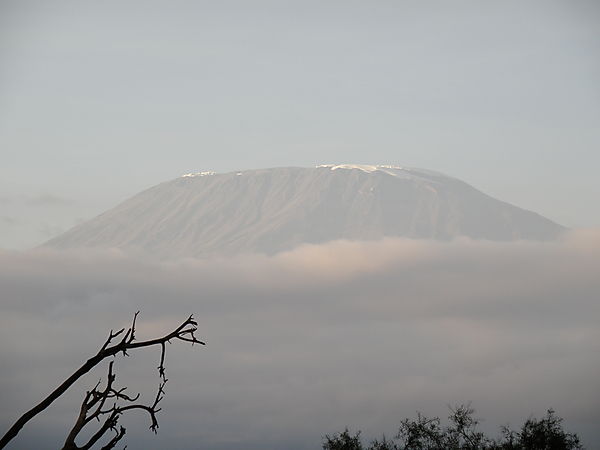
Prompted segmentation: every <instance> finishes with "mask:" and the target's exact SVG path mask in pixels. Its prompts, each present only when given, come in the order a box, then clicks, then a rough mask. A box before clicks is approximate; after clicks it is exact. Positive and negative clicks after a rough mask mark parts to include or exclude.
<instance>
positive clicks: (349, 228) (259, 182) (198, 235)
mask: <svg viewBox="0 0 600 450" xmlns="http://www.w3.org/2000/svg"><path fill="white" fill-rule="evenodd" d="M564 230H565V228H564V227H562V226H560V225H558V224H556V223H554V222H552V221H550V220H548V219H546V218H544V217H542V216H540V215H538V214H536V213H534V212H531V211H527V210H524V209H521V208H518V207H516V206H513V205H510V204H508V203H505V202H502V201H499V200H496V199H494V198H492V197H490V196H488V195H486V194H484V193H482V192H480V191H478V190H477V189H475V188H473V187H472V186H470V185H468V184H466V183H464V182H462V181H460V180H458V179H456V178H452V177H449V176H446V175H443V174H440V173H437V172H432V171H429V170H423V169H415V168H402V167H398V166H367V165H349V164H348V165H323V166H317V167H315V168H299V167H285V168H273V169H260V170H245V171H240V172H230V173H224V174H217V173H214V172H199V173H190V174H187V175H183V176H182V177H180V178H177V179H174V180H171V181H167V182H165V183H162V184H159V185H157V186H154V187H152V188H150V189H147V190H145V191H143V192H141V193H139V194H137V195H135V196H133V197H131V198H130V199H128V200H125V201H124V202H123V203H121V204H120V205H118V206H116V207H115V208H113V209H111V210H109V211H106V212H105V213H103V214H101V215H100V216H98V217H96V218H94V219H91V220H89V221H88V222H85V223H82V224H80V225H78V226H76V227H74V228H72V229H71V230H69V231H67V232H65V233H64V234H62V235H60V236H58V237H56V238H54V239H52V240H50V241H49V242H47V243H46V244H45V246H48V247H54V248H80V247H86V248H88V247H93V248H119V249H122V250H124V251H129V252H141V253H144V254H150V255H154V256H157V257H161V258H177V257H188V256H191V257H196V256H209V255H234V254H239V253H250V252H259V253H265V254H274V253H277V252H280V251H285V250H289V249H292V248H294V247H296V246H298V245H301V244H305V243H313V244H317V243H323V242H327V241H332V240H336V239H348V240H376V239H380V238H383V237H406V238H414V239H436V240H450V239H453V238H455V237H459V236H466V237H470V238H473V239H486V240H493V241H511V240H518V239H526V240H551V239H554V238H557V237H558V236H559V235H560V234H561V233H562V232H563V231H564Z"/></svg>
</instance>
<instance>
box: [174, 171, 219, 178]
mask: <svg viewBox="0 0 600 450" xmlns="http://www.w3.org/2000/svg"><path fill="white" fill-rule="evenodd" d="M216 173H217V172H213V171H212V170H209V171H207V172H192V173H186V174H184V175H181V178H191V177H206V176H208V175H215V174H216Z"/></svg>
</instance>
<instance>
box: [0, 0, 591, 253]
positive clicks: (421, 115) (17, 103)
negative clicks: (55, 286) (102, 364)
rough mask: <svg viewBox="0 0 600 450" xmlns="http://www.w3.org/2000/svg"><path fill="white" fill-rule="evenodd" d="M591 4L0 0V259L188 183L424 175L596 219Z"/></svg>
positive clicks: (585, 223)
mask: <svg viewBox="0 0 600 450" xmlns="http://www.w3.org/2000/svg"><path fill="white" fill-rule="evenodd" d="M599 30H600V6H599V5H598V3H597V2H595V1H586V0H578V1H568V2H567V1H553V0H550V1H546V0H545V1H530V2H526V3H523V2H518V1H512V0H511V1H503V2H478V1H464V0H458V1H454V2H441V1H438V2H433V1H431V2H409V1H378V2H375V3H374V4H373V3H371V2H368V3H367V2H361V1H343V2H342V1H328V2H315V1H288V2H280V1H278V2H275V1H271V2H269V1H253V2H244V1H222V2H205V1H193V2H192V1H177V0H175V1H170V2H161V1H143V2H142V1H128V2H117V1H113V0H107V1H102V2H91V1H52V2H47V1H41V0H40V1H31V0H18V1H16V0H2V1H1V2H0V65H1V67H2V70H1V71H0V152H1V156H2V164H1V165H0V207H1V209H0V211H2V213H1V215H0V248H7V249H25V248H30V247H33V246H36V245H39V244H41V243H43V242H45V241H46V240H47V239H49V238H50V237H53V236H56V235H57V234H60V232H62V231H65V230H66V229H69V228H71V227H72V226H73V225H75V224H77V223H80V222H82V221H84V220H86V219H89V218H92V217H94V216H96V215H98V214H100V213H101V212H103V211H105V210H107V209H109V208H111V207H113V206H115V205H116V204H118V203H119V202H120V201H122V200H124V199H126V198H128V197H130V196H132V195H134V194H136V193H137V192H139V191H141V190H143V189H146V188H148V187H150V186H153V185H155V184H158V183H160V182H163V181H166V180H169V179H172V178H175V177H177V176H179V175H181V174H184V173H188V172H196V171H203V170H214V171H217V172H228V171H234V170H243V169H252V168H265V167H278V166H303V167H310V166H313V165H317V164H324V163H363V164H398V165H401V166H405V167H423V168H427V169H432V170H438V171H440V172H443V173H446V174H448V175H451V176H454V177H457V178H459V179H462V180H464V181H466V182H468V183H470V184H472V185H474V186H475V187H477V188H478V189H480V190H483V191H484V192H486V193H488V194H490V195H492V196H494V197H496V198H499V199H501V200H504V201H508V202H510V203H513V204H516V205H517V206H520V207H523V208H526V209H531V210H534V211H536V212H538V213H540V214H542V215H544V216H546V217H548V218H550V219H552V220H554V221H556V222H558V223H560V224H562V225H565V226H568V227H592V226H597V225H599V224H600V210H599V209H598V208H596V207H595V204H596V203H597V200H598V197H599V196H600V181H599V180H600V177H598V176H597V168H598V166H599V165H600V156H599V153H598V151H597V148H598V144H599V143H600V127H598V126H597V125H598V121H599V119H600V86H599V84H598V82H597V80H598V79H599V78H600V60H599V58H600V57H599V55H600V31H599Z"/></svg>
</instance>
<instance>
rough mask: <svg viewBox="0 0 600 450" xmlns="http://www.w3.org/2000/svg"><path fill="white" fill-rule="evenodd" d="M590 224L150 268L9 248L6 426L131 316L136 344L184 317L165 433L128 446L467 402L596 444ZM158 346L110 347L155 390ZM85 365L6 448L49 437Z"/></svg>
mask: <svg viewBox="0 0 600 450" xmlns="http://www.w3.org/2000/svg"><path fill="white" fill-rule="evenodd" d="M599 274H600V230H581V231H576V232H573V233H571V234H569V235H568V236H567V237H566V238H565V239H564V240H563V241H561V242H555V243H531V242H517V243H511V244H506V243H491V242H485V241H471V240H456V241H454V242H451V243H438V242H429V241H411V240H403V239H387V240H383V241H378V242H341V241H340V242H332V243H329V244H325V245H318V246H316V245H315V246H304V247H300V248H298V249H296V250H294V251H291V252H286V253H281V254H278V255H275V256H272V257H267V256H261V255H246V256H240V257H236V258H231V259H209V260H196V259H188V260H181V261H177V262H148V261H142V260H138V259H134V258H131V257H128V256H126V255H124V254H122V253H120V252H117V251H114V252H110V251H108V252H91V251H80V252H76V251H73V252H57V251H49V250H36V251H30V252H0V286H2V288H1V291H0V295H1V299H0V357H1V360H2V365H1V369H0V405H2V407H1V410H0V426H2V428H3V429H6V428H7V427H8V426H9V425H10V424H11V423H12V421H14V419H16V417H17V416H18V415H20V414H21V413H22V412H24V411H25V410H26V409H28V408H29V407H31V406H32V405H33V404H34V403H35V402H37V401H39V400H40V399H41V397H42V396H43V395H45V394H46V393H48V392H49V391H50V390H51V389H52V388H53V387H54V386H55V385H57V384H58V383H59V382H61V381H62V380H63V379H64V378H65V377H66V376H68V375H69V374H70V373H71V372H72V371H73V370H74V369H75V368H76V367H78V366H79V365H80V364H81V363H82V362H83V361H84V360H85V359H87V358H88V357H89V356H91V355H92V354H93V353H94V352H95V350H96V349H97V347H98V346H99V345H101V343H102V342H103V340H104V339H105V337H106V334H107V333H108V330H109V329H110V328H119V327H121V326H125V325H127V324H128V322H129V320H130V318H131V316H132V315H133V313H134V312H135V311H136V310H141V311H142V312H141V316H140V324H139V333H138V335H139V338H140V339H143V338H144V337H151V336H155V335H158V334H162V333H163V332H165V331H168V330H169V329H170V328H171V327H173V326H174V325H176V324H177V323H178V322H179V321H181V320H183V319H184V318H185V317H186V316H187V315H189V314H190V313H194V314H195V316H196V317H197V319H198V321H199V324H200V334H199V336H200V338H201V339H203V340H206V342H207V344H208V345H207V346H206V347H202V348H193V349H192V348H187V347H185V346H183V345H172V346H171V347H170V348H168V352H167V371H168V374H167V375H168V378H169V379H170V381H169V383H168V385H167V396H166V398H165V400H164V405H163V412H162V413H161V417H160V424H161V428H160V430H159V434H158V436H154V435H152V434H151V433H150V432H148V431H147V430H146V428H147V425H148V424H146V418H145V417H143V416H139V417H137V416H135V417H134V416H130V417H127V416H126V417H125V418H124V420H123V423H124V425H125V426H126V427H127V428H128V433H127V442H128V444H129V448H150V449H151V448H157V449H159V448H168V447H171V448H172V447H173V445H175V444H174V443H176V448H181V449H195V448H211V449H221V448H222V449H225V448H227V449H238V448H239V449H242V448H243V449H253V448H256V449H259V448H260V449H270V448H272V449H280V448H289V449H309V448H312V449H314V448H319V443H320V441H321V437H322V436H323V435H324V434H325V433H332V432H335V431H339V430H341V429H343V428H344V427H345V426H348V427H354V428H361V429H362V430H363V432H364V433H365V434H366V435H367V436H377V435H379V434H381V433H382V432H385V433H387V434H393V433H394V432H395V431H396V429H397V425H398V422H399V421H400V420H401V419H402V418H403V417H407V416H413V415H414V412H415V411H416V410H420V411H422V412H423V413H425V414H427V415H442V416H444V415H445V414H446V405H447V404H455V403H460V402H468V401H471V402H472V404H473V406H474V407H475V408H476V409H477V411H478V416H480V417H482V418H484V419H485V421H484V423H483V428H484V429H485V430H488V431H489V432H490V433H492V434H493V433H495V432H496V430H497V426H498V425H500V424H506V423H511V424H512V425H515V426H516V425H519V424H520V423H521V422H522V420H524V419H525V418H526V417H527V416H529V415H530V414H535V415H537V416H540V415H542V414H543V413H544V412H545V410H546V409H547V408H550V407H554V408H555V409H557V412H558V414H559V415H561V416H563V417H564V418H565V420H566V425H567V427H568V428H569V429H570V430H571V431H576V432H578V433H580V435H581V437H582V438H583V440H584V443H586V444H587V445H588V446H590V447H593V446H594V445H600V436H599V435H598V432H597V431H596V430H595V427H596V424H597V423H598V422H600V394H599V393H600V381H599V380H600V328H599V327H598V323H599V319H600V301H599V296H600V277H599ZM158 356H159V355H158V352H157V351H154V349H148V350H145V351H140V352H138V353H136V354H132V356H131V357H130V358H117V361H116V363H115V364H116V368H117V373H118V377H119V378H118V382H119V381H120V383H121V385H127V386H129V389H130V390H131V391H132V392H137V391H140V392H141V393H142V396H146V398H151V397H152V395H153V394H154V391H153V389H154V388H155V387H156V384H157V376H156V365H157V362H158ZM103 374H104V368H102V369H100V370H99V371H96V372H94V373H93V374H90V375H89V376H88V377H87V378H86V379H84V380H83V381H82V382H81V383H79V384H78V385H77V386H75V387H74V388H73V389H72V392H70V393H69V395H67V396H65V398H63V399H61V400H60V401H59V402H58V403H57V404H56V405H54V406H53V407H52V408H51V409H50V410H48V412H47V413H46V414H44V415H43V416H40V417H39V418H37V419H36V420H35V421H34V422H31V423H30V424H28V425H27V427H26V428H25V429H24V430H23V431H22V435H21V436H19V438H18V440H16V441H15V443H14V446H13V447H12V448H15V449H16V448H24V447H28V448H39V449H44V448H56V447H57V446H58V445H59V444H60V443H61V442H62V440H63V439H64V437H65V435H66V433H67V429H68V427H70V425H71V424H72V422H73V420H74V416H75V413H76V411H77V408H78V405H79V402H80V400H81V396H82V393H83V391H84V389H86V388H88V387H89V386H91V385H94V384H95V382H96V381H97V380H98V378H99V377H101V376H103Z"/></svg>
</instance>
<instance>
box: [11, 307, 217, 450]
mask: <svg viewBox="0 0 600 450" xmlns="http://www.w3.org/2000/svg"><path fill="white" fill-rule="evenodd" d="M138 314H139V311H138V312H136V313H135V315H134V316H133V321H132V323H131V326H130V327H129V328H128V329H127V330H125V328H122V329H120V330H119V331H117V332H113V331H112V330H111V331H110V333H109V336H108V338H107V339H106V341H105V342H104V344H103V345H102V347H101V348H100V350H99V351H98V353H96V355H94V356H93V357H91V358H90V359H88V360H87V361H86V362H85V363H84V364H83V365H82V366H81V367H80V368H79V369H77V370H76V371H75V372H74V373H73V374H72V375H71V376H70V377H69V378H67V379H66V380H65V381H64V382H63V383H62V384H61V385H60V386H58V387H57V388H56V389H55V390H54V391H52V392H51V393H50V394H49V395H48V396H47V397H46V398H45V399H44V400H42V401H41V402H40V403H38V404H37V405H36V406H34V407H33V408H31V409H30V410H29V411H27V412H26V413H25V414H23V415H22V416H21V417H20V418H19V419H18V420H17V421H16V422H15V423H14V424H13V426H12V427H10V429H9V430H8V431H7V432H6V434H5V435H4V436H3V437H2V439H0V449H2V448H4V447H6V445H7V444H8V443H9V442H10V441H11V440H12V439H14V438H15V437H16V436H17V434H18V433H19V431H20V430H21V429H22V428H23V426H25V424H26V423H27V422H29V421H30V420H31V419H33V418H34V417H35V416H37V415H38V414H40V413H41V412H42V411H44V410H45V409H46V408H48V406H50V405H51V404H52V403H53V402H54V401H55V400H56V399H57V398H59V397H60V396H61V395H63V394H64V393H65V392H66V391H67V389H69V388H70V387H71V386H72V385H73V384H74V383H75V382H76V381H77V380H79V379H80V378H81V377H82V376H83V375H85V374H86V373H88V372H89V371H90V370H91V369H93V368H94V367H96V366H97V365H98V364H100V363H101V362H102V361H103V360H105V359H107V358H110V357H113V356H116V355H117V354H119V353H122V354H123V355H128V351H130V350H134V349H137V348H143V347H151V346H154V345H159V346H160V347H161V352H160V362H159V365H158V374H159V379H160V381H159V385H158V390H157V393H156V397H155V399H154V402H153V403H152V404H151V405H146V404H142V403H136V402H137V400H138V398H139V395H137V396H133V397H131V396H129V395H128V394H126V393H125V390H126V388H121V389H117V388H116V387H115V385H114V382H115V378H116V376H115V374H114V371H113V361H111V362H110V363H109V365H108V374H107V379H106V385H105V387H104V388H100V382H98V384H96V386H94V388H93V389H92V390H91V391H88V392H87V393H86V395H85V398H84V400H83V403H82V404H81V408H80V412H79V415H78V417H77V420H76V422H75V425H74V426H73V428H72V429H71V431H70V433H69V435H68V436H67V439H66V441H65V444H64V446H63V450H83V449H85V450H87V449H91V448H92V447H93V446H94V445H96V444H97V443H99V441H100V440H101V439H102V438H103V437H105V436H107V433H109V432H112V433H113V434H112V437H111V438H110V440H109V441H108V442H107V443H105V444H104V446H103V447H101V449H102V450H109V449H112V448H114V447H115V445H116V444H117V443H118V442H119V441H120V440H121V439H122V438H123V436H124V435H125V428H123V427H122V426H118V422H119V419H120V417H121V415H122V414H123V413H125V412H127V411H130V410H142V411H145V412H146V413H148V415H149V416H150V420H151V425H150V429H151V430H152V431H154V432H155V433H156V431H157V429H158V421H157V419H156V413H158V412H159V411H160V408H159V407H158V404H159V403H160V401H161V400H162V398H163V395H164V387H165V384H166V382H167V378H166V376H165V365H164V364H165V352H166V344H167V343H170V342H171V341H172V340H181V341H184V342H189V343H191V344H192V345H193V344H201V345H205V344H204V342H202V341H200V340H198V339H197V338H196V336H195V332H196V331H197V330H198V323H197V322H196V321H195V320H194V318H193V317H192V316H190V317H188V318H187V319H186V320H185V321H184V322H182V323H181V324H180V325H179V326H178V327H177V328H176V329H175V330H173V331H171V332H170V333H168V334H166V335H164V336H162V337H159V338H156V339H150V340H147V341H135V331H136V320H137V316H138ZM121 336H122V337H121ZM119 337H121V338H120V340H118V339H117V338H119ZM93 420H96V421H98V422H99V423H101V425H100V428H99V429H98V430H97V431H96V432H95V433H94V434H93V435H92V436H91V437H90V438H89V439H88V441H87V442H86V443H85V444H83V445H81V446H78V445H77V444H76V443H75V439H76V438H77V437H78V435H79V434H80V433H81V431H82V430H83V428H84V427H85V426H86V425H87V424H89V423H90V422H92V421H93Z"/></svg>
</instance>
